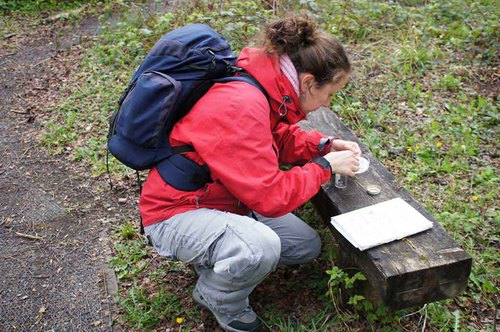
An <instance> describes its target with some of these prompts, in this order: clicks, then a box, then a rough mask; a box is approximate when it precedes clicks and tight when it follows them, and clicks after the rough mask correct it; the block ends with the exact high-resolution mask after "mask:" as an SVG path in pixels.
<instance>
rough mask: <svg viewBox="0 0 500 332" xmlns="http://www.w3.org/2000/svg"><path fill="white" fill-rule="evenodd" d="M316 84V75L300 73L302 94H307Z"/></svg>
mask: <svg viewBox="0 0 500 332" xmlns="http://www.w3.org/2000/svg"><path fill="white" fill-rule="evenodd" d="M313 86H314V75H313V74H310V73H300V74H299V91H300V94H301V95H305V94H306V93H307V92H308V91H309V92H310V91H311V88H312V87H313Z"/></svg>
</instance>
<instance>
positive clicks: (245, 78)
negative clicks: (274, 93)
mask: <svg viewBox="0 0 500 332" xmlns="http://www.w3.org/2000/svg"><path fill="white" fill-rule="evenodd" d="M237 73H238V75H239V76H228V77H223V78H219V79H216V80H214V82H216V83H225V82H233V81H239V82H246V83H248V84H251V85H253V86H254V87H256V88H257V89H259V90H260V92H262V94H264V96H266V99H267V100H269V94H268V93H267V91H266V89H264V87H263V86H262V84H260V83H259V81H257V80H256V79H255V77H253V76H252V75H250V74H249V73H247V72H246V71H245V70H244V69H241V68H239V70H238V71H237Z"/></svg>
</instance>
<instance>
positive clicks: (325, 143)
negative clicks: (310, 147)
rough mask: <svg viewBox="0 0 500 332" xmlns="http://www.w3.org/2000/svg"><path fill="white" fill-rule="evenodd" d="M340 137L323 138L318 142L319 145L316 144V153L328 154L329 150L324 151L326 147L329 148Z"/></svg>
mask: <svg viewBox="0 0 500 332" xmlns="http://www.w3.org/2000/svg"><path fill="white" fill-rule="evenodd" d="M339 138H340V137H337V136H328V137H323V138H322V139H320V140H319V144H318V151H319V152H328V151H329V150H330V149H326V151H324V150H325V148H326V147H329V146H330V145H331V144H332V142H333V140H335V139H339Z"/></svg>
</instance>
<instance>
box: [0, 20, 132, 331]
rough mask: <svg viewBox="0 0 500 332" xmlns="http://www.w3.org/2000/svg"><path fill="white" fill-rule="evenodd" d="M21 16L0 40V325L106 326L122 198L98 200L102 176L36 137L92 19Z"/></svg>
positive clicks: (93, 30)
mask: <svg viewBox="0 0 500 332" xmlns="http://www.w3.org/2000/svg"><path fill="white" fill-rule="evenodd" d="M18 23H19V26H20V27H22V26H24V27H25V28H20V29H19V30H18V31H16V33H15V34H10V35H4V37H3V39H2V40H0V46H1V47H0V84H1V88H0V117H1V121H0V155H1V156H2V158H1V159H0V192H1V195H0V216H1V219H0V271H2V277H1V278H0V330H1V331H41V330H43V331H45V330H51V331H52V330H53V331H109V330H112V322H113V314H112V312H113V298H114V296H115V294H116V289H117V286H116V279H115V276H114V273H113V271H112V270H110V269H109V268H108V267H107V264H106V263H107V261H108V257H109V256H110V254H111V251H110V241H109V239H108V237H107V234H109V232H108V228H109V227H110V225H111V223H112V222H113V220H114V219H116V218H117V216H116V215H115V213H116V210H117V209H118V203H114V202H117V201H118V200H117V198H116V197H111V196H110V198H109V200H107V201H104V200H106V198H105V197H102V195H96V188H100V190H102V188H103V187H105V184H104V183H100V182H97V180H96V179H95V178H93V177H91V176H90V175H89V174H88V172H87V170H85V169H84V168H83V166H81V165H74V164H72V163H71V162H70V161H69V160H65V159H64V156H58V157H54V156H51V155H49V154H48V153H47V152H46V151H45V150H44V149H43V148H41V147H40V146H39V143H38V142H39V133H40V131H41V127H42V124H43V119H44V117H46V116H47V114H44V113H43V112H42V110H43V109H46V108H47V107H49V106H51V105H54V103H55V102H56V100H57V98H58V97H59V95H60V94H61V91H62V89H61V87H63V86H64V85H65V82H67V81H68V80H69V79H70V77H71V73H72V71H73V69H74V68H73V67H74V65H73V64H74V63H78V62H75V61H74V60H75V59H76V58H78V56H79V54H80V52H81V48H82V47H81V43H82V42H85V41H88V40H89V38H92V36H94V35H96V34H97V33H98V24H97V22H96V20H95V19H92V18H87V19H82V20H81V22H80V23H79V24H78V26H77V27H74V26H73V25H72V24H71V25H70V24H68V22H66V21H65V20H64V19H61V20H58V21H56V22H53V21H50V20H46V21H45V24H41V25H36V28H33V27H30V24H31V23H30V21H29V19H25V21H24V22H18ZM131 205H132V204H131ZM120 208H121V211H123V209H125V210H126V209H127V207H124V206H120ZM128 211H132V206H131V207H130V208H129V209H128ZM125 213H126V212H125ZM131 213H132V212H131Z"/></svg>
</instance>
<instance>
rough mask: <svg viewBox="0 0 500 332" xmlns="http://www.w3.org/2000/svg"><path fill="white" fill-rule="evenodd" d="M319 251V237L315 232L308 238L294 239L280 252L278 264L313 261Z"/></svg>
mask: <svg viewBox="0 0 500 332" xmlns="http://www.w3.org/2000/svg"><path fill="white" fill-rule="evenodd" d="M320 253H321V238H320V237H319V235H318V233H317V232H314V233H313V234H311V236H310V237H308V238H303V239H300V240H296V241H294V243H293V244H290V245H288V247H287V248H286V250H285V251H284V252H282V254H281V259H280V264H286V265H294V264H303V263H308V262H311V261H313V260H314V259H315V258H317V257H318V256H319V254H320Z"/></svg>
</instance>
